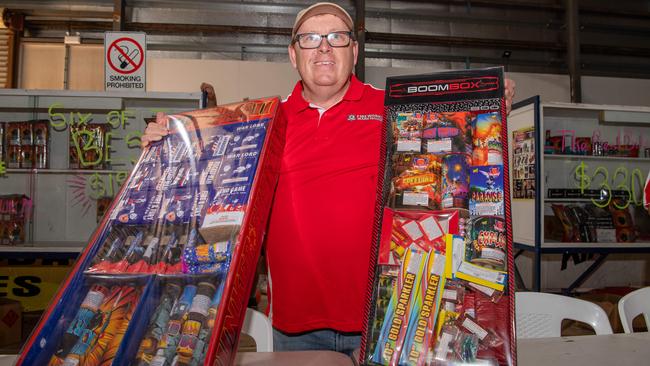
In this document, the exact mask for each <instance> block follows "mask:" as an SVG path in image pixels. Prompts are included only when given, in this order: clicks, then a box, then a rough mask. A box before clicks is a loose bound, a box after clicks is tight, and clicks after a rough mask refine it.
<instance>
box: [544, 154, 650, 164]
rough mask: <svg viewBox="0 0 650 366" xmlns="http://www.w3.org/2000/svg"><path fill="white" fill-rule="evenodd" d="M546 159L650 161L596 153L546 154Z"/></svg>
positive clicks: (648, 159)
mask: <svg viewBox="0 0 650 366" xmlns="http://www.w3.org/2000/svg"><path fill="white" fill-rule="evenodd" d="M544 159H549V160H619V161H643V162H650V158H638V157H637V158H635V157H627V156H611V155H603V156H594V155H567V154H544Z"/></svg>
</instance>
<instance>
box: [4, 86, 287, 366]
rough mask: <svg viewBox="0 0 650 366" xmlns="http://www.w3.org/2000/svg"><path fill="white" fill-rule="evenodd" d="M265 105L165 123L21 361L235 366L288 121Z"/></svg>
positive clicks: (272, 101) (275, 105)
mask: <svg viewBox="0 0 650 366" xmlns="http://www.w3.org/2000/svg"><path fill="white" fill-rule="evenodd" d="M277 113H279V99H278V98H267V99H259V100H253V101H246V102H241V103H236V104H230V105H224V106H219V107H215V108H211V109H204V110H198V111H193V112H187V113H181V114H172V115H167V116H166V115H162V114H160V115H159V116H158V117H157V119H158V122H159V123H166V124H167V126H168V127H169V130H170V133H169V135H167V136H166V137H165V138H164V139H163V140H162V141H161V142H158V143H155V144H153V145H152V146H150V147H148V148H146V149H144V150H143V153H142V155H141V156H140V159H139V160H138V163H137V164H136V166H135V168H134V170H133V172H132V173H131V176H130V177H129V179H128V180H127V181H126V183H125V184H124V185H123V187H122V189H121V190H120V193H119V195H118V196H117V197H116V199H115V200H114V201H113V203H112V204H111V207H110V208H109V210H108V212H107V214H106V215H105V217H104V218H103V220H102V222H101V223H100V225H99V227H98V229H97V230H96V231H95V233H94V234H93V236H92V238H91V239H90V241H89V243H88V246H87V247H86V249H85V250H84V252H83V253H82V254H81V256H80V257H79V259H78V260H77V263H76V265H75V268H74V270H73V271H72V273H71V275H70V276H69V277H68V279H67V280H66V281H65V282H64V284H63V285H62V286H61V288H60V289H59V291H58V293H57V294H56V296H55V298H54V299H53V301H52V304H51V305H50V307H49V308H48V309H47V311H46V312H45V314H44V315H43V318H42V319H41V321H40V323H39V324H38V326H37V327H36V329H35V330H34V332H33V333H32V335H31V337H30V339H29V340H28V341H27V343H26V344H25V348H24V350H23V352H22V353H21V355H20V357H19V359H18V361H17V364H18V365H85V366H89V365H138V366H144V365H151V366H163V365H165V366H168V365H215V364H220V365H226V364H230V363H232V361H233V360H234V356H235V352H236V347H237V342H238V339H239V332H240V330H241V326H242V323H243V318H244V314H245V310H246V304H247V302H248V298H249V293H250V289H251V286H252V280H253V276H254V273H255V268H256V265H257V261H258V258H259V254H260V250H261V245H262V238H263V237H264V229H265V227H266V222H267V217H268V214H269V211H270V206H271V201H272V197H273V191H274V189H275V183H276V181H277V173H278V171H279V163H280V158H281V154H282V149H283V145H284V133H285V132H284V131H285V125H284V124H285V122H284V119H283V118H281V117H280V116H279V115H276V114H277Z"/></svg>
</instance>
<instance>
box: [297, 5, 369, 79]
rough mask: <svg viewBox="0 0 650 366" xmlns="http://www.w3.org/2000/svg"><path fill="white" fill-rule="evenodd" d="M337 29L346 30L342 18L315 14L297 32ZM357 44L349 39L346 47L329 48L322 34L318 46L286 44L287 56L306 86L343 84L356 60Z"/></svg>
mask: <svg viewBox="0 0 650 366" xmlns="http://www.w3.org/2000/svg"><path fill="white" fill-rule="evenodd" d="M336 31H349V29H348V27H347V26H346V25H345V23H344V22H343V20H341V19H340V18H339V17H337V16H335V15H331V14H322V15H316V16H313V17H311V18H309V19H307V20H306V21H305V22H304V23H302V25H301V26H300V28H298V31H297V32H296V34H302V33H318V34H329V33H330V32H336ZM357 53H358V45H357V42H356V41H354V40H352V41H350V45H349V46H347V47H332V46H330V45H329V43H327V39H325V37H323V41H322V42H321V44H320V46H319V47H318V48H314V49H302V48H300V46H299V45H298V42H296V43H294V44H293V45H290V46H289V59H290V60H291V64H292V65H293V67H295V68H296V69H298V73H299V74H300V77H301V78H302V81H303V83H306V84H307V87H309V88H312V89H313V88H316V87H319V86H340V87H343V85H345V83H346V82H347V81H348V78H349V77H350V75H351V74H352V68H353V67H354V65H356V63H357Z"/></svg>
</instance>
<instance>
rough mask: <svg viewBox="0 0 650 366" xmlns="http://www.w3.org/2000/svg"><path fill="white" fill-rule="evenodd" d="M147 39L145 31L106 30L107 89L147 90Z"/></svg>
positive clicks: (105, 62) (105, 67) (105, 63)
mask: <svg viewBox="0 0 650 366" xmlns="http://www.w3.org/2000/svg"><path fill="white" fill-rule="evenodd" d="M146 54H147V39H146V34H144V33H127V32H106V33H105V35H104V72H105V83H104V86H105V89H106V90H130V91H145V86H146V79H145V78H146V70H145V69H146V67H145V66H146Z"/></svg>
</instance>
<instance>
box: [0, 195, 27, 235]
mask: <svg viewBox="0 0 650 366" xmlns="http://www.w3.org/2000/svg"><path fill="white" fill-rule="evenodd" d="M31 209H32V200H31V199H30V198H29V197H27V196H23V195H17V194H15V195H6V196H0V245H15V244H21V243H24V242H25V228H26V226H27V221H28V220H29V218H30V216H31Z"/></svg>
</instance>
